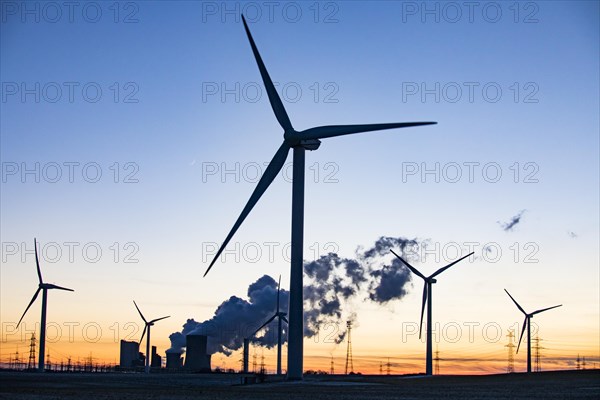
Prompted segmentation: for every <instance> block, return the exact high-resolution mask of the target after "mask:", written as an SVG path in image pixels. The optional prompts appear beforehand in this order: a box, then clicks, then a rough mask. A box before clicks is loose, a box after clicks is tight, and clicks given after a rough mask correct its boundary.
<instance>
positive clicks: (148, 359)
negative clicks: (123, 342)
mask: <svg viewBox="0 0 600 400" xmlns="http://www.w3.org/2000/svg"><path fill="white" fill-rule="evenodd" d="M133 304H134V305H135V308H137V310H138V312H139V313H140V317H142V319H143V320H144V323H145V324H146V326H144V332H142V337H141V338H140V344H141V343H142V340H144V335H145V334H146V330H147V331H148V336H147V337H146V368H145V371H146V373H147V374H148V373H150V327H151V326H152V325H154V323H155V322H157V321H160V320H161V319H165V318H169V317H170V315H168V316H166V317H161V318H156V319H153V320H152V321H146V318H144V314H142V312H141V311H140V308H139V307H138V305H137V304H136V303H135V300H134V301H133Z"/></svg>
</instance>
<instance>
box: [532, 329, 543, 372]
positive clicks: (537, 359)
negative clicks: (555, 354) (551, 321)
mask: <svg viewBox="0 0 600 400" xmlns="http://www.w3.org/2000/svg"><path fill="white" fill-rule="evenodd" d="M540 340H542V339H540V337H539V336H536V337H535V339H533V341H534V342H535V345H534V346H533V350H534V353H533V354H534V369H533V370H534V371H535V372H540V371H541V370H542V364H541V357H542V354H541V351H540V350H542V349H543V347H542V346H540Z"/></svg>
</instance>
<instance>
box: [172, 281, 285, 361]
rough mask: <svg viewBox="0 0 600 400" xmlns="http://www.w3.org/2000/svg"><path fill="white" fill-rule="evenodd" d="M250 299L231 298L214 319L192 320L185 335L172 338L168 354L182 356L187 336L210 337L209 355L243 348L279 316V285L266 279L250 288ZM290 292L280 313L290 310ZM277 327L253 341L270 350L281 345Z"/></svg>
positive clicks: (219, 308) (270, 327)
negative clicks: (251, 338) (258, 331)
mask: <svg viewBox="0 0 600 400" xmlns="http://www.w3.org/2000/svg"><path fill="white" fill-rule="evenodd" d="M247 295H248V299H247V300H245V299H242V298H239V297H237V296H231V297H230V298H229V299H227V300H225V301H224V302H222V303H221V304H220V305H219V306H218V307H217V309H216V310H215V313H214V315H213V317H212V318H210V319H208V320H206V321H204V322H196V321H195V320H194V319H188V320H187V322H186V323H185V324H184V325H183V330H182V331H181V332H175V333H172V334H171V335H170V336H169V339H170V340H171V348H170V349H169V350H168V352H181V351H182V349H183V347H185V336H186V335H188V334H195V335H206V336H208V348H207V351H208V353H209V354H213V353H217V352H220V353H223V354H226V355H230V354H231V353H232V352H233V351H235V350H237V349H239V348H240V347H242V346H243V343H244V342H243V341H244V338H246V337H248V336H250V335H251V334H252V333H253V332H254V331H255V330H256V329H257V328H258V327H260V325H262V324H263V323H264V322H266V321H267V320H268V319H269V318H270V317H272V316H273V315H274V314H275V309H276V301H277V282H275V280H274V279H273V278H271V277H270V276H268V275H264V276H262V277H261V278H259V279H258V280H257V281H256V282H254V283H252V284H251V285H250V286H249V287H248V293H247ZM288 301H289V292H288V291H286V290H283V289H282V290H281V292H280V309H281V310H282V311H283V310H287V308H288ZM276 325H277V324H269V325H267V326H266V327H265V328H264V330H263V331H264V334H263V335H262V336H259V337H255V338H253V342H254V343H258V344H260V345H262V346H266V347H268V348H270V347H273V346H274V345H275V344H276V343H277V328H276Z"/></svg>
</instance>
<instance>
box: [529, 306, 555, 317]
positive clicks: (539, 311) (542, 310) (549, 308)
mask: <svg viewBox="0 0 600 400" xmlns="http://www.w3.org/2000/svg"><path fill="white" fill-rule="evenodd" d="M561 306H562V304H559V305H557V306H552V307H548V308H542V309H541V310H537V311H534V312H532V313H531V315H535V314H539V313H541V312H544V311H548V310H552V309H553V308H557V307H561Z"/></svg>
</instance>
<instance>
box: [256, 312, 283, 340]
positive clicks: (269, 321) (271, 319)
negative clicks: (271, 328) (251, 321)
mask: <svg viewBox="0 0 600 400" xmlns="http://www.w3.org/2000/svg"><path fill="white" fill-rule="evenodd" d="M276 316H277V314H275V315H273V316H272V317H271V318H269V320H268V321H267V322H265V323H264V324H262V325H261V326H260V328H258V329H257V330H255V331H254V333H253V334H252V336H254V335H256V334H257V333H258V332H259V331H260V330H261V329H262V328H264V327H265V326H267V325H269V324H270V323H271V321H273V320H274V319H275V317H276Z"/></svg>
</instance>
